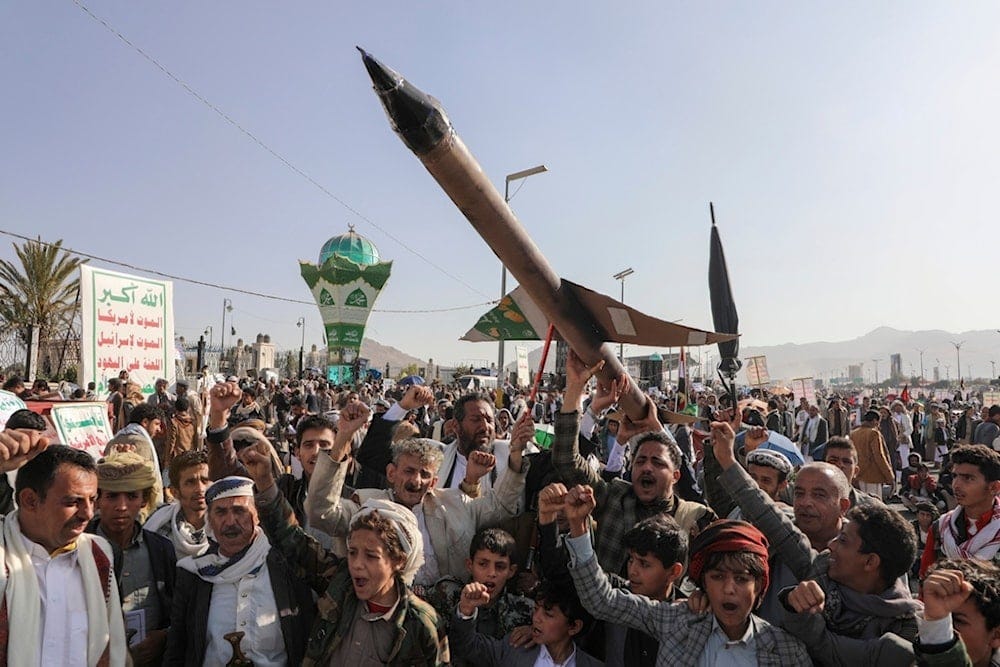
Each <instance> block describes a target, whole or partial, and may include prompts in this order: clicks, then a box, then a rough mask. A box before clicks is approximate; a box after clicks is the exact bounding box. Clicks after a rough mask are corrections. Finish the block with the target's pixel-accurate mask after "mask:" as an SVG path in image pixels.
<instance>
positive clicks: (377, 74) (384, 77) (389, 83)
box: [355, 46, 403, 93]
mask: <svg viewBox="0 0 1000 667" xmlns="http://www.w3.org/2000/svg"><path fill="white" fill-rule="evenodd" d="M355 48H356V49H357V50H358V51H360V52H361V62H363V63H364V64H365V69H366V70H368V76H369V77H371V80H372V83H373V84H374V85H375V90H377V91H378V92H380V93H384V92H387V91H389V90H392V89H393V88H395V87H396V86H398V85H399V82H400V80H401V79H402V78H403V77H401V76H400V75H399V74H397V73H396V72H394V71H392V70H391V69H390V68H388V67H386V66H385V65H383V64H382V63H380V62H379V61H378V60H376V59H375V58H374V57H373V56H372V54H370V53H368V52H367V51H365V50H364V49H362V48H361V47H360V46H358V47H355Z"/></svg>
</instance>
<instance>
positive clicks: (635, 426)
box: [552, 350, 716, 574]
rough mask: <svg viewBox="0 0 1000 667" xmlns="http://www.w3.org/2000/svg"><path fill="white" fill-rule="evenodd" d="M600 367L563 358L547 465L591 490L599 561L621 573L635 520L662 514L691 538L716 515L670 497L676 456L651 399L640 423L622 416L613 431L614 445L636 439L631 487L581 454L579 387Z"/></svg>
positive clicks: (571, 355) (567, 481) (678, 457)
mask: <svg viewBox="0 0 1000 667" xmlns="http://www.w3.org/2000/svg"><path fill="white" fill-rule="evenodd" d="M603 365H604V362H603V360H602V361H600V362H598V363H597V364H596V365H594V366H591V367H589V368H588V367H587V365H586V364H585V363H584V362H583V360H581V359H580V358H579V357H578V356H577V355H576V352H574V351H573V350H570V352H569V354H568V355H567V357H566V391H565V394H564V396H565V398H564V401H563V404H562V407H561V408H560V412H559V414H558V415H557V417H556V423H555V442H554V443H553V445H552V466H553V468H555V471H556V473H557V474H558V475H559V476H560V477H561V478H562V480H563V482H564V483H565V484H567V485H576V484H584V485H588V486H591V487H593V489H594V494H595V496H596V497H597V509H596V510H595V512H594V517H595V518H596V519H597V536H596V539H595V544H596V550H597V559H598V563H599V564H600V566H601V567H602V568H603V569H604V570H605V571H607V572H611V573H613V574H624V572H625V566H626V563H627V561H628V557H629V553H628V549H626V548H625V546H624V542H623V537H624V535H625V532H626V531H628V529H629V528H631V527H632V526H634V525H635V524H637V523H638V522H639V521H642V520H643V519H646V518H649V517H652V516H657V515H659V514H667V515H669V516H671V517H673V518H674V520H675V521H676V522H677V524H678V525H679V526H680V527H681V529H682V530H683V531H684V532H685V533H687V534H690V535H696V534H697V533H698V532H699V531H700V530H701V529H702V528H704V527H705V526H707V525H708V524H709V523H711V522H712V521H714V520H715V519H716V516H715V512H713V511H712V510H711V509H709V508H708V507H706V506H704V505H701V504H698V503H693V502H689V501H686V500H683V499H681V498H678V497H677V496H676V495H675V494H674V484H675V483H676V482H677V480H678V479H679V478H680V474H681V473H680V467H681V452H680V449H679V448H678V447H677V443H676V442H674V439H673V437H672V436H671V435H670V434H669V433H668V432H667V431H665V430H664V429H663V426H662V425H661V424H660V423H659V421H658V419H657V413H656V406H655V405H654V404H653V401H652V399H647V401H648V402H647V405H646V410H647V413H646V418H645V419H644V420H642V421H640V422H633V421H632V420H631V419H629V418H628V416H625V417H623V421H622V423H621V424H620V426H619V427H618V441H619V442H622V443H624V442H628V441H629V440H630V439H631V438H632V437H633V436H638V437H637V438H636V445H635V450H634V452H635V454H634V458H633V460H632V482H631V483H629V482H626V481H625V480H623V479H612V480H611V481H610V482H608V481H606V480H605V479H604V478H603V477H601V475H600V474H599V473H598V472H596V471H595V470H594V469H593V468H592V467H591V466H590V465H589V464H588V463H587V461H586V459H584V458H583V457H582V456H580V446H579V437H578V434H579V428H580V411H581V407H582V402H583V393H584V389H585V387H586V386H587V383H588V382H589V381H590V378H592V377H593V376H594V374H595V373H597V371H598V370H600V369H601V368H602V367H603ZM630 381H631V380H630V379H629V377H628V376H627V375H623V376H622V378H621V379H620V380H619V381H618V382H617V383H616V386H615V387H614V388H612V389H611V393H612V394H614V393H615V392H617V393H618V394H620V393H622V392H621V390H622V389H624V388H627V386H628V384H627V383H628V382H630ZM618 385H621V387H619V386H618Z"/></svg>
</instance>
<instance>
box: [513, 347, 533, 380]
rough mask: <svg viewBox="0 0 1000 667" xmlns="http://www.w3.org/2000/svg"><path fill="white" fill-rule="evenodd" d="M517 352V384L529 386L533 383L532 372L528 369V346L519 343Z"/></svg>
mask: <svg viewBox="0 0 1000 667" xmlns="http://www.w3.org/2000/svg"><path fill="white" fill-rule="evenodd" d="M515 350H516V352H517V386H518V387H528V386H530V385H531V373H530V372H529V371H528V348H526V347H525V346H523V345H518V346H517V347H516V348H515Z"/></svg>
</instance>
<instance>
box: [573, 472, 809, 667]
mask: <svg viewBox="0 0 1000 667" xmlns="http://www.w3.org/2000/svg"><path fill="white" fill-rule="evenodd" d="M595 506H596V500H595V498H594V492H593V489H591V488H590V487H584V486H576V487H574V488H572V489H570V490H569V492H568V493H567V494H566V498H565V513H566V518H567V520H568V521H569V525H570V535H571V537H570V539H568V540H567V541H566V546H567V548H568V549H569V551H570V560H571V564H570V573H571V574H572V577H573V582H574V583H575V584H576V588H577V592H578V593H579V595H580V599H581V601H582V602H583V604H584V606H585V607H586V608H587V610H588V611H590V612H591V613H592V614H594V616H595V617H597V618H603V619H606V620H610V621H614V622H616V623H622V624H624V625H627V626H628V627H630V628H634V629H636V630H640V631H642V632H645V633H646V634H649V635H651V636H653V637H655V638H657V639H658V640H659V651H658V654H657V662H656V664H657V665H698V664H707V665H714V664H716V661H717V659H718V658H719V657H720V656H722V655H727V656H728V657H730V658H731V660H732V661H733V663H734V664H753V665H773V666H774V667H778V666H779V665H781V666H784V667H787V666H790V665H809V664H811V662H810V660H809V656H808V654H807V652H806V649H805V646H803V645H802V643H800V642H799V641H798V640H796V639H795V638H794V637H792V636H791V635H789V634H788V633H786V632H785V631H784V630H782V629H780V628H778V627H775V626H772V625H771V624H769V623H768V622H767V621H765V620H763V619H762V618H758V617H757V616H755V615H754V614H753V610H754V609H755V608H756V607H757V606H758V605H759V604H760V601H761V599H762V598H763V595H764V593H765V591H766V590H767V586H768V576H769V566H768V551H767V548H768V543H767V539H766V538H765V537H764V536H763V535H762V534H761V532H760V531H759V530H757V529H756V528H755V527H754V526H752V525H750V524H749V523H746V522H743V521H732V520H728V519H725V520H720V521H716V522H714V523H712V524H710V525H709V526H707V527H706V528H705V529H704V530H702V531H701V532H700V533H699V534H698V535H697V537H695V538H694V539H693V540H692V541H691V546H690V554H691V564H690V566H689V572H688V575H689V576H690V577H691V579H692V580H694V581H695V582H696V583H697V584H698V585H699V586H700V587H701V589H702V590H703V591H704V593H705V597H706V598H707V602H708V605H709V612H708V613H702V614H699V613H696V612H694V611H692V610H691V609H690V608H689V607H688V604H687V603H685V602H674V603H671V602H667V601H655V600H650V599H649V598H647V597H645V596H642V595H635V594H633V593H629V592H626V591H623V590H616V589H613V588H612V587H611V585H610V584H609V582H608V578H607V576H606V575H605V574H604V572H603V571H602V570H601V569H600V567H599V566H598V564H597V558H596V557H595V555H594V550H593V543H592V541H591V538H590V534H589V532H588V531H587V523H588V519H589V516H590V513H591V511H592V510H593V508H594V507H595Z"/></svg>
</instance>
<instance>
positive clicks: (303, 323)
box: [295, 317, 306, 380]
mask: <svg viewBox="0 0 1000 667" xmlns="http://www.w3.org/2000/svg"><path fill="white" fill-rule="evenodd" d="M295 326H297V327H299V328H300V329H302V344H301V345H300V346H299V379H300V380H301V379H302V378H304V377H305V372H304V371H305V366H304V365H303V364H302V362H303V358H304V357H305V353H306V318H304V317H300V318H299V320H298V321H297V322H296V323H295Z"/></svg>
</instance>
